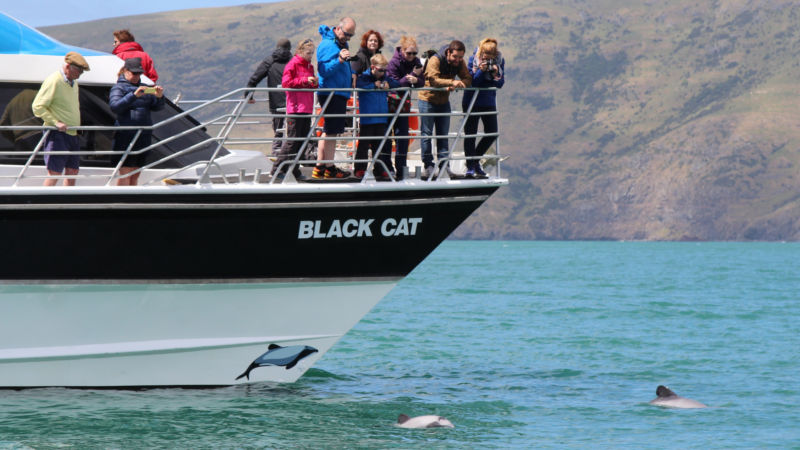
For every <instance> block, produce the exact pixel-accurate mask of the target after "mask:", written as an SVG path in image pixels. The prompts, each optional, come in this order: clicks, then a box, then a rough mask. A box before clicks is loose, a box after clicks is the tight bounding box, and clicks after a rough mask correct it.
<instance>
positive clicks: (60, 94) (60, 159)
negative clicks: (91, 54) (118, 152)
mask: <svg viewBox="0 0 800 450" xmlns="http://www.w3.org/2000/svg"><path fill="white" fill-rule="evenodd" d="M88 70H89V64H88V63H87V62H86V60H85V59H84V58H83V56H81V54H80V53H77V52H69V53H67V54H66V55H65V56H64V64H63V65H62V66H61V69H60V70H57V71H55V72H53V73H52V74H51V75H50V76H49V77H47V78H45V80H44V81H43V82H42V86H41V87H40V88H39V92H38V93H37V94H36V97H34V99H33V103H32V104H31V108H32V109H33V114H34V115H35V116H36V117H38V118H40V119H42V121H43V122H44V125H45V126H50V127H56V128H57V129H58V130H57V131H50V133H48V135H47V138H46V139H45V141H44V151H45V155H44V161H45V164H46V165H47V174H48V175H50V176H51V177H52V176H56V175H61V173H62V172H65V171H66V175H77V174H78V170H79V169H80V165H81V158H80V156H79V155H49V154H47V152H51V151H72V152H76V151H79V150H80V149H81V148H80V147H81V146H80V141H79V140H78V133H76V132H75V130H70V129H68V128H69V127H76V126H80V124H81V109H80V103H79V100H78V99H79V90H78V82H77V80H78V78H80V76H81V74H82V73H83V72H84V71H88ZM57 183H58V179H57V178H47V179H45V180H44V185H45V186H55V185H56V184H57ZM64 186H75V179H74V178H71V179H66V180H64Z"/></svg>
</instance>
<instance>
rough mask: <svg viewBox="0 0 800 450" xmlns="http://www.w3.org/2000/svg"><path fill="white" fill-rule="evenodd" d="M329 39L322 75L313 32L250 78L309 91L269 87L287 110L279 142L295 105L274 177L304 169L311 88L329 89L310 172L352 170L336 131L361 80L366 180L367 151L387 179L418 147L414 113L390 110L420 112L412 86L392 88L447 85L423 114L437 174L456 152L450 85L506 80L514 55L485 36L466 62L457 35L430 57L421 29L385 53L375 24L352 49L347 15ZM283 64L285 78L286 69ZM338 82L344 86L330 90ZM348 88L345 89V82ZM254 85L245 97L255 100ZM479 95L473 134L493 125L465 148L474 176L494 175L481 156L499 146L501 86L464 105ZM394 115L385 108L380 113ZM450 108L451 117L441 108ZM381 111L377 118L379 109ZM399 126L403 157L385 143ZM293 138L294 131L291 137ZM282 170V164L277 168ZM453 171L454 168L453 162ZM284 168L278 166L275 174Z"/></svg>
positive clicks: (427, 100)
mask: <svg viewBox="0 0 800 450" xmlns="http://www.w3.org/2000/svg"><path fill="white" fill-rule="evenodd" d="M319 33H320V35H321V36H322V41H321V42H320V44H319V46H318V47H317V48H316V58H317V73H318V74H316V75H315V72H314V68H313V66H312V65H311V61H312V59H313V54H314V48H315V45H314V41H313V40H311V39H306V40H304V41H303V42H301V43H300V45H298V47H297V49H296V51H295V55H294V57H292V58H291V59H289V58H284V59H283V60H279V59H277V58H276V56H277V55H278V51H279V50H283V51H284V52H285V51H288V49H289V48H290V43H289V41H288V40H286V39H282V40H280V41H279V42H278V47H277V48H276V50H275V52H273V54H272V55H271V56H269V57H267V58H266V59H265V60H264V61H262V62H261V64H260V65H259V66H258V68H257V69H256V72H255V73H254V74H253V76H252V77H251V78H250V80H249V82H248V83H247V86H248V87H255V86H256V85H257V84H258V83H259V82H260V81H261V80H263V79H264V78H267V86H268V87H277V86H281V87H284V88H301V89H305V90H303V91H292V90H287V91H286V94H285V96H280V95H278V96H274V95H273V93H274V92H277V91H271V92H270V95H269V102H270V106H269V108H270V112H271V113H272V114H273V116H274V117H275V115H277V116H279V117H277V118H276V120H274V121H273V127H274V129H275V141H274V142H281V140H282V138H283V136H282V135H281V134H280V129H282V128H283V126H284V124H283V123H282V117H280V115H279V114H277V111H278V110H279V108H283V107H284V106H285V108H286V114H287V116H286V117H287V119H286V123H285V127H286V137H287V138H290V139H285V140H283V142H282V143H281V145H280V148H279V149H278V148H277V146H274V147H273V150H274V155H275V156H276V157H277V160H276V162H275V163H274V164H273V169H272V170H273V175H276V176H278V177H283V176H284V175H285V174H286V172H287V171H288V169H289V168H290V167H292V168H293V169H292V170H293V175H294V176H295V178H297V179H303V178H304V176H303V175H302V173H301V172H300V170H299V168H298V167H297V166H296V165H293V164H291V162H292V161H293V160H294V159H295V158H296V156H297V154H298V153H300V154H302V153H301V152H303V151H304V149H305V146H306V145H307V142H305V141H304V138H306V137H309V136H310V134H311V123H312V121H311V114H312V113H313V110H314V93H313V91H311V90H309V89H315V88H320V89H326V90H322V91H318V92H317V97H318V102H319V104H320V105H321V106H322V108H321V109H322V117H323V119H324V123H323V133H322V134H321V136H320V137H321V141H320V145H319V149H318V152H317V164H316V165H315V167H314V169H313V171H312V173H311V177H312V178H314V179H342V178H348V177H350V176H351V174H350V172H349V171H346V170H342V169H341V168H339V167H337V166H336V165H335V164H334V163H333V160H334V154H335V149H336V138H337V137H338V136H340V135H341V134H342V133H344V131H345V126H346V117H345V115H346V112H347V103H348V100H349V99H350V97H351V93H352V91H351V90H350V88H358V89H362V90H366V91H360V92H359V94H358V100H359V104H358V108H359V113H360V114H361V115H362V117H361V118H360V120H359V137H361V138H363V139H359V141H358V146H357V147H356V152H355V162H354V164H353V170H354V173H353V175H354V176H355V177H357V178H362V177H363V176H364V174H365V171H366V170H367V167H368V163H367V162H366V161H368V154H369V151H370V150H372V152H373V156H374V155H376V154H377V155H378V158H377V159H378V160H379V161H380V163H378V162H376V163H374V165H373V174H374V176H375V177H376V178H378V179H388V178H389V176H390V173H391V175H392V176H394V177H395V178H397V179H402V178H403V176H404V172H406V171H407V169H406V167H407V164H406V159H407V154H408V146H409V116H397V117H396V118H394V122H393V124H392V117H391V116H390V115H389V113H395V112H396V111H397V110H398V109H400V112H401V113H402V114H408V113H409V112H410V111H411V101H410V98H409V93H406V92H405V91H393V89H397V88H400V87H411V88H422V87H427V88H441V89H439V90H420V91H419V94H418V96H419V99H418V106H419V112H420V113H422V114H431V115H423V116H422V117H421V119H420V122H421V127H420V128H421V130H420V131H421V148H422V162H423V165H424V170H423V172H422V177H423V178H425V179H430V178H433V177H435V175H436V173H438V171H439V170H444V167H443V164H444V163H445V162H446V161H447V160H448V158H449V150H448V137H447V136H448V135H449V132H450V116H449V115H448V114H449V113H450V112H451V108H450V92H452V91H453V90H455V89H461V88H468V87H470V86H472V87H481V88H485V87H495V88H500V87H502V86H503V84H504V82H505V75H504V72H505V61H504V59H503V57H502V55H501V53H500V51H499V49H498V47H497V40H495V39H493V38H486V39H483V40H482V41H481V42H480V44H479V45H478V46H477V48H476V49H475V51H474V52H473V53H472V56H470V58H469V60H468V62H467V61H465V60H464V54H465V52H466V48H465V46H464V44H463V43H462V42H461V41H458V40H454V41H452V42H450V44H449V45H446V46H444V47H442V48H441V49H439V50H438V51H429V52H426V53H427V60H426V63H425V65H423V63H422V60H421V59H420V58H419V55H420V53H419V47H418V46H417V42H416V40H415V39H414V38H413V37H410V36H403V37H402V38H401V39H400V42H399V45H398V46H397V47H396V48H395V52H394V55H393V56H392V58H391V60H387V58H386V57H385V56H383V55H382V54H381V49H382V48H383V44H384V41H383V36H382V35H381V33H380V32H378V31H375V30H372V29H371V30H369V31H367V32H366V33H364V34H363V35H362V36H361V43H360V48H359V49H358V51H357V52H356V53H355V54H353V53H351V52H350V48H349V41H350V39H351V38H352V37H353V36H355V33H356V22H355V20H353V19H352V18H350V17H345V18H343V19H341V20H340V21H339V24H338V25H337V26H335V27H333V28H331V27H329V26H327V25H321V26H320V27H319ZM281 70H282V76H280V77H278V76H277V73H280V72H279V71H281ZM330 89H336V90H333V91H331V90H330ZM338 89H342V90H338ZM251 95H252V93H251V92H245V96H246V97H248V98H251V101H252V97H251ZM475 95H477V98H475V101H474V104H473V105H472V109H471V111H472V112H474V113H475V114H471V115H469V116H468V117H467V120H466V123H465V125H464V131H465V133H466V134H467V135H473V136H474V135H475V134H476V133H477V131H478V124H479V122H482V123H483V129H484V133H485V134H487V136H484V137H483V138H481V140H480V141H479V142H478V144H477V145H476V139H475V137H467V138H465V139H464V154H465V156H466V157H467V162H466V166H467V171H466V173H465V174H464V175H465V177H467V178H485V177H486V173H485V172H484V171H483V168H482V167H481V164H480V157H481V156H483V155H484V154H485V153H486V151H487V150H488V149H489V148H490V147H491V145H492V144H493V143H494V141H495V139H496V133H497V130H498V126H497V103H496V91H495V90H480V91H477V92H476V91H473V90H468V91H466V92H465V93H464V96H463V98H462V108H463V110H464V111H467V110H468V109H469V107H470V105H471V104H472V99H473V96H475ZM381 114H385V115H381ZM436 114H442V115H436ZM370 115H372V116H370ZM390 124H391V125H392V129H391V130H388V131H391V133H393V134H394V137H395V138H396V139H395V142H396V145H395V147H396V152H395V160H394V164H392V161H391V151H389V150H385V149H384V148H383V144H384V142H387V141H388V140H387V139H385V137H387V136H388V132H387V128H388V127H389V125H390ZM433 136H435V137H436V148H437V158H438V161H439V167H438V168H437V167H436V165H435V164H434V158H433V152H432V147H433V146H432V137H433ZM292 138H294V139H292ZM278 169H280V172H277V170H278ZM446 170H448V171H449V167H448V168H447V169H446ZM276 172H277V173H276Z"/></svg>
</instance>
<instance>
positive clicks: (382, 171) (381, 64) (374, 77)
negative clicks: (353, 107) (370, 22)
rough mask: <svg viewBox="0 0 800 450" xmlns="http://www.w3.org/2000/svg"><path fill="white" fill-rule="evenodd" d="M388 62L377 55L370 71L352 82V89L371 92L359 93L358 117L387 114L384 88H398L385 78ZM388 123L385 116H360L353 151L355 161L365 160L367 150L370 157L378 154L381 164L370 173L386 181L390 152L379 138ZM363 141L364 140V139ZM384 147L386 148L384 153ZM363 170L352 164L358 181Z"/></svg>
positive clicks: (364, 167)
mask: <svg viewBox="0 0 800 450" xmlns="http://www.w3.org/2000/svg"><path fill="white" fill-rule="evenodd" d="M387 65H389V62H388V61H386V58H385V57H384V56H383V55H381V54H380V53H379V54H377V55H375V56H373V57H372V58H371V59H370V68H369V69H368V70H367V71H365V72H364V73H362V74H361V75H359V77H358V79H357V80H356V87H358V88H359V89H374V91H373V92H362V93H361V95H360V96H359V103H358V108H359V111H360V112H361V114H388V113H389V105H388V103H387V102H386V97H387V96H388V95H389V93H388V92H387V89H389V88H390V87H393V88H396V87H398V86H399V85H398V84H397V81H395V80H393V79H391V78H388V77H387V76H386V66H387ZM388 121H389V116H378V117H362V118H361V127H360V132H359V136H360V137H361V139H359V141H358V147H357V148H356V159H357V160H358V159H367V156H368V152H369V149H372V154H373V156H374V155H375V154H378V159H380V160H381V161H382V162H383V164H384V165H380V164H377V163H376V164H375V165H374V166H373V168H372V172H373V174H374V175H375V178H378V179H388V178H389V174H388V173H387V170H388V171H392V152H391V147H388V146H384V145H383V144H384V143H385V142H384V141H382V140H380V139H370V138H378V137H379V138H382V137H383V136H385V135H386V124H387V122H388ZM364 138H367V139H364ZM386 148H389V150H388V151H386ZM366 168H367V163H364V162H356V163H355V164H354V170H355V175H356V177H358V178H361V177H363V176H364V171H365V170H366Z"/></svg>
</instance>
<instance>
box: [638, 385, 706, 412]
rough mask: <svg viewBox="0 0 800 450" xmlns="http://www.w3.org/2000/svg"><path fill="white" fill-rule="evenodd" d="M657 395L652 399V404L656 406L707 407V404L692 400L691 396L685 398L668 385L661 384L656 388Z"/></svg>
mask: <svg viewBox="0 0 800 450" xmlns="http://www.w3.org/2000/svg"><path fill="white" fill-rule="evenodd" d="M656 395H657V397H656V398H654V399H653V400H650V404H651V405H656V406H663V407H665V408H683V409H690V408H706V407H707V406H706V405H704V404H702V403H700V402H698V401H695V400H692V399H690V398H684V397H681V396H680V395H678V394H676V393H674V392H672V390H670V388H668V387H666V386H659V387H657V388H656Z"/></svg>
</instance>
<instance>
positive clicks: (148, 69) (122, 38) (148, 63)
mask: <svg viewBox="0 0 800 450" xmlns="http://www.w3.org/2000/svg"><path fill="white" fill-rule="evenodd" d="M111 53H113V54H115V55H117V57H119V58H120V59H128V58H141V59H142V67H143V68H144V74H145V75H146V76H147V78H149V79H150V80H151V81H152V82H153V83H156V82H157V81H158V72H156V68H155V66H154V65H153V58H151V57H150V55H148V54H147V53H146V52H145V51H144V49H143V48H142V46H141V45H139V43H138V42H136V38H134V37H133V35H132V34H131V32H130V31H128V30H117V31H115V32H114V50H112V52H111Z"/></svg>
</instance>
